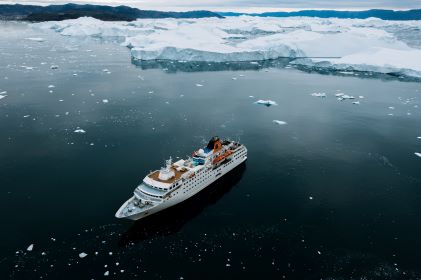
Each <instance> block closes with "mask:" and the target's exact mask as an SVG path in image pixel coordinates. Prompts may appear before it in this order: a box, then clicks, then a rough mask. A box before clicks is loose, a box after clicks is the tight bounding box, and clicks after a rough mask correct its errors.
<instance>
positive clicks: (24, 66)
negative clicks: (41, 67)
mask: <svg viewBox="0 0 421 280" xmlns="http://www.w3.org/2000/svg"><path fill="white" fill-rule="evenodd" d="M21 67H22V68H25V69H26V70H34V68H35V67H33V66H26V65H22V66H21Z"/></svg>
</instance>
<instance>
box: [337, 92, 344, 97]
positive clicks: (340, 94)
mask: <svg viewBox="0 0 421 280" xmlns="http://www.w3.org/2000/svg"><path fill="white" fill-rule="evenodd" d="M343 95H344V94H343V93H337V94H335V96H336V97H341V96H343Z"/></svg>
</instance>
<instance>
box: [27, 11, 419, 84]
mask: <svg viewBox="0 0 421 280" xmlns="http://www.w3.org/2000/svg"><path fill="white" fill-rule="evenodd" d="M34 25H35V26H36V27H40V28H43V29H52V30H55V31H57V32H59V33H60V34H62V35H65V36H78V37H98V38H103V39H107V38H115V37H118V38H120V40H121V42H122V44H123V45H124V46H127V47H129V48H130V50H131V55H132V57H133V59H135V60H145V61H146V60H148V61H150V60H177V61H206V62H239V61H263V60H270V59H278V58H285V57H286V58H291V59H296V60H295V61H294V63H295V64H299V65H306V66H312V65H315V66H317V67H330V68H333V69H348V70H349V69H353V70H357V71H374V72H380V73H389V72H394V73H397V72H400V73H402V74H405V75H409V76H416V77H421V43H420V42H416V41H414V40H413V38H418V37H419V36H414V34H409V35H408V36H405V32H406V33H408V32H412V33H414V32H415V33H416V32H418V33H420V30H421V21H385V20H380V19H374V18H370V19H336V18H332V19H320V18H307V17H295V18H262V17H251V16H239V17H227V18H223V19H219V18H202V19H139V20H137V21H134V22H103V21H100V20H96V19H93V18H86V17H85V18H79V19H75V20H65V21H60V22H44V23H37V24H34ZM408 30H409V31H408ZM415 35H416V34H415ZM418 35H420V34H418ZM411 38H412V39H411Z"/></svg>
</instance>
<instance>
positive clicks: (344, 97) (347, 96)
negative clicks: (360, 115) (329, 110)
mask: <svg viewBox="0 0 421 280" xmlns="http://www.w3.org/2000/svg"><path fill="white" fill-rule="evenodd" d="M342 98H343V99H355V97H354V96H352V95H347V94H344V95H342Z"/></svg>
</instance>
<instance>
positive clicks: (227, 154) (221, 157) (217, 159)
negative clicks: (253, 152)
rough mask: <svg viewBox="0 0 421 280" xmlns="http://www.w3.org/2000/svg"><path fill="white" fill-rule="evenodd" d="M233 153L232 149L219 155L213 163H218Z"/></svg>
mask: <svg viewBox="0 0 421 280" xmlns="http://www.w3.org/2000/svg"><path fill="white" fill-rule="evenodd" d="M231 154H232V151H230V150H228V151H226V152H225V153H223V154H221V155H219V156H217V157H216V158H215V159H214V160H213V164H217V163H218V162H220V161H222V160H223V159H225V158H226V157H228V156H230V155H231Z"/></svg>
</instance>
